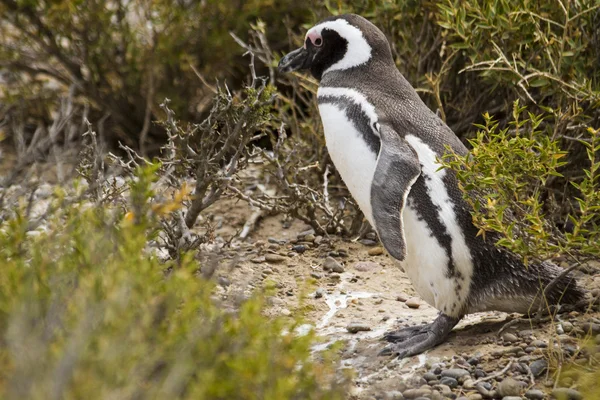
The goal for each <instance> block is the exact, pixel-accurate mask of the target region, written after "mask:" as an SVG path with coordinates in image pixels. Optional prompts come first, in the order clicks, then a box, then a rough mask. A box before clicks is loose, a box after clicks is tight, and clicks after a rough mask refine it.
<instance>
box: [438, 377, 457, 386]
mask: <svg viewBox="0 0 600 400" xmlns="http://www.w3.org/2000/svg"><path fill="white" fill-rule="evenodd" d="M440 384H442V385H446V386H449V387H451V388H452V389H454V388H456V387H457V386H458V381H457V380H456V379H454V378H452V377H450V376H443V377H442V378H441V379H440Z"/></svg>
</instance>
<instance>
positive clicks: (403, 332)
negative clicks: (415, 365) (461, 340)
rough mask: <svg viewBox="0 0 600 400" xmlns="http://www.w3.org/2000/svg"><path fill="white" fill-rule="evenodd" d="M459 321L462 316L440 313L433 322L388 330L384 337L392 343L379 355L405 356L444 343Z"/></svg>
mask: <svg viewBox="0 0 600 400" xmlns="http://www.w3.org/2000/svg"><path fill="white" fill-rule="evenodd" d="M458 321H460V318H457V317H450V316H448V315H446V314H441V313H440V315H438V317H437V318H436V319H435V321H433V322H432V323H431V324H425V325H419V326H411V327H408V328H403V329H400V330H399V331H394V332H388V333H386V334H385V335H384V339H385V340H387V341H388V342H392V344H390V345H388V346H386V347H385V348H384V349H383V350H382V351H381V352H380V353H379V355H383V356H386V355H397V356H398V357H400V358H403V357H410V356H414V355H417V354H420V353H422V352H424V351H425V350H429V349H431V348H432V347H435V346H437V345H438V344H440V343H442V342H443V341H444V340H445V339H446V338H447V337H448V335H449V334H450V332H451V331H452V328H454V327H455V326H456V324H458Z"/></svg>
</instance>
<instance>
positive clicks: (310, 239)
mask: <svg viewBox="0 0 600 400" xmlns="http://www.w3.org/2000/svg"><path fill="white" fill-rule="evenodd" d="M316 238H317V237H316V236H315V234H314V233H309V234H308V235H304V241H305V242H311V243H312V242H314V241H315V239H316Z"/></svg>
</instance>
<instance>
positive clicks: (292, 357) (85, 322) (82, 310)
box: [0, 168, 344, 399]
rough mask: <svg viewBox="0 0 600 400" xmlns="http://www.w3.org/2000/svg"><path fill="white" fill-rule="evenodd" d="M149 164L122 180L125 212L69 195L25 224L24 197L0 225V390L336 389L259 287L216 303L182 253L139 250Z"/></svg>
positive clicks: (32, 394) (150, 222)
mask: <svg viewBox="0 0 600 400" xmlns="http://www.w3.org/2000/svg"><path fill="white" fill-rule="evenodd" d="M154 171H155V168H154V169H153V168H145V169H144V170H140V171H139V173H138V177H137V179H136V180H135V181H134V182H135V183H132V185H131V187H130V190H131V193H132V196H131V199H132V203H131V205H130V208H131V210H136V213H138V216H137V217H136V216H135V215H132V211H129V212H125V211H126V210H119V209H108V208H104V207H99V206H98V207H97V206H91V205H86V204H85V203H81V204H79V203H76V204H71V205H70V206H69V207H57V210H59V211H57V212H56V213H55V215H52V216H51V217H50V218H49V220H48V223H47V226H46V229H45V230H44V231H36V232H37V234H35V235H34V234H31V233H30V234H28V235H25V234H24V232H25V230H26V224H27V223H28V221H27V218H25V212H26V210H25V208H26V207H23V208H22V209H20V210H19V211H18V212H17V215H16V217H15V218H13V219H10V220H8V221H5V222H4V223H3V224H2V225H0V264H1V265H2V274H0V363H1V365H2V368H1V369H0V397H1V398H3V399H22V398H29V399H70V398H86V399H94V398H98V399H99V398H127V399H129V398H131V399H142V398H157V399H165V398H190V399H235V398H239V399H242V398H243V399H304V398H327V399H335V398H339V399H341V398H344V391H343V388H344V387H343V380H341V381H340V382H339V383H338V381H336V380H334V378H335V374H334V367H335V363H333V362H332V361H331V360H330V359H328V358H327V357H325V359H324V361H321V362H316V361H313V359H312V357H311V353H310V346H311V344H312V343H313V339H314V338H313V336H312V335H311V334H309V335H307V336H302V337H298V336H297V335H295V334H293V333H289V332H294V328H295V326H296V324H297V322H296V321H289V322H288V321H287V320H282V319H275V320H268V319H267V318H265V317H264V316H262V314H261V312H262V310H263V308H264V296H263V295H261V294H260V293H257V294H256V295H255V296H254V297H253V298H251V299H249V300H248V301H246V302H244V303H243V304H242V305H241V307H240V308H239V310H238V311H237V312H236V313H227V312H225V311H223V309H222V308H220V307H219V306H218V304H216V303H215V300H213V299H212V298H211V296H212V293H213V284H212V283H211V282H210V281H206V280H204V279H203V278H201V277H200V274H199V270H200V268H201V267H202V266H201V265H199V264H198V262H197V261H195V259H194V257H193V256H192V254H191V253H190V254H185V255H183V256H182V257H181V258H180V259H179V262H178V263H174V262H167V263H166V264H161V263H160V262H159V261H158V260H157V259H156V258H155V257H153V256H152V255H151V254H149V253H148V251H147V243H148V240H149V239H151V238H153V237H154V236H155V235H156V230H155V228H154V227H155V226H156V225H155V222H154V220H155V219H156V216H155V215H154V214H153V212H152V209H153V208H154V209H156V205H154V206H153V204H151V203H149V202H147V199H148V197H149V196H151V195H152V190H151V187H150V184H151V182H152V181H153V179H154V178H153V176H154ZM53 201H55V202H57V203H56V205H60V204H61V203H60V202H61V201H64V196H58V197H56V198H55V199H54V200H53ZM34 233H35V232H34ZM286 332H288V333H286Z"/></svg>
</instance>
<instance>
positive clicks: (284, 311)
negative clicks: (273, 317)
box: [281, 308, 292, 317]
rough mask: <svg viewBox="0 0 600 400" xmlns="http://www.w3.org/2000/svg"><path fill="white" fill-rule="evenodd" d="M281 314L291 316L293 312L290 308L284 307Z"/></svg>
mask: <svg viewBox="0 0 600 400" xmlns="http://www.w3.org/2000/svg"><path fill="white" fill-rule="evenodd" d="M281 315H284V316H286V317H289V316H290V315H292V312H291V311H290V310H288V309H287V308H282V309H281Z"/></svg>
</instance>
